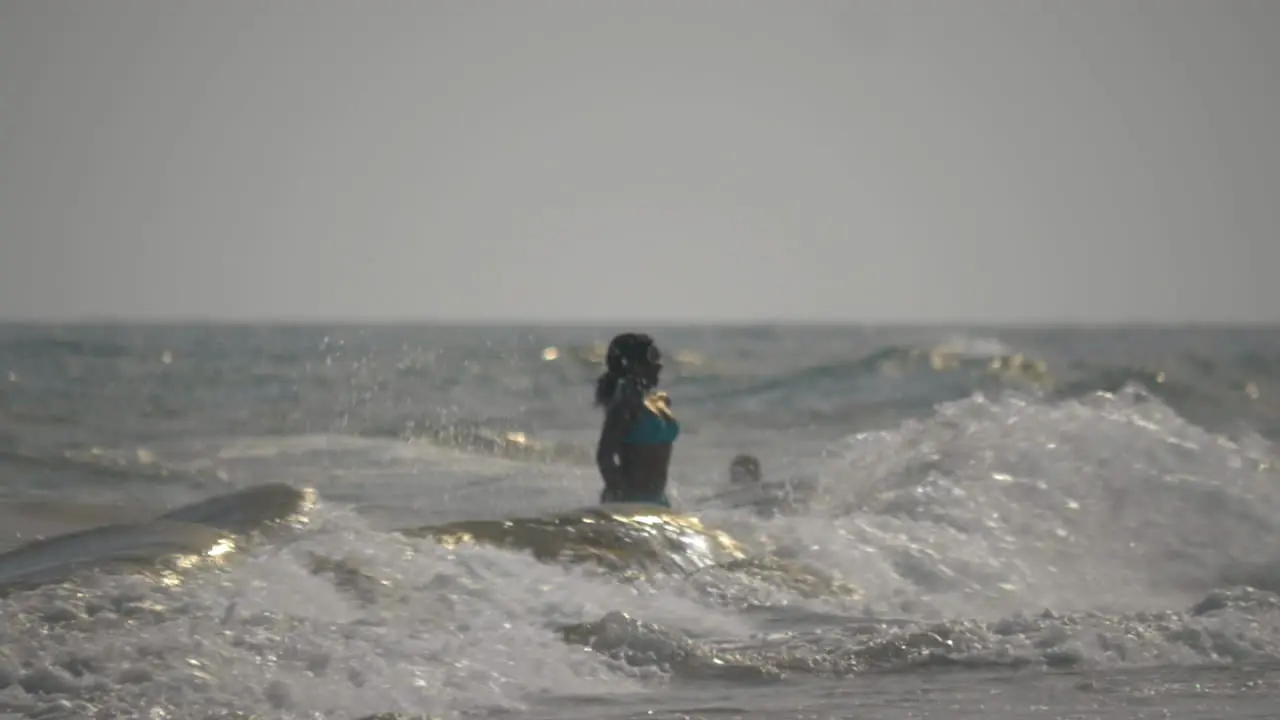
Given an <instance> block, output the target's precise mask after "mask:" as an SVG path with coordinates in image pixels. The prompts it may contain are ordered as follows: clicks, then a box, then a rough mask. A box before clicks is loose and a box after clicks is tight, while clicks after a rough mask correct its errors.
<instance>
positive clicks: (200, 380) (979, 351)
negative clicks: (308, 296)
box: [0, 324, 1280, 720]
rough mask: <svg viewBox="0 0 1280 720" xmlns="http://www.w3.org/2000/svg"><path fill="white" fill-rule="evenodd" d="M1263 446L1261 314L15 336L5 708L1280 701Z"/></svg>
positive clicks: (220, 714) (7, 486) (328, 709)
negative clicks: (601, 504)
mask: <svg viewBox="0 0 1280 720" xmlns="http://www.w3.org/2000/svg"><path fill="white" fill-rule="evenodd" d="M627 330H641V331H647V332H650V333H651V334H653V335H654V337H655V338H656V340H657V342H658V343H659V345H660V346H661V347H662V348H663V350H664V352H665V355H666V357H667V367H666V371H665V375H664V379H663V387H664V388H665V389H666V390H667V391H668V392H669V393H670V394H671V397H672V400H673V406H674V409H675V410H676V412H677V413H678V415H679V416H680V418H681V420H682V423H683V426H684V432H683V434H682V436H681V438H680V440H679V442H678V444H677V447H676V450H675V458H674V461H673V477H672V485H671V488H670V495H671V499H672V501H673V504H674V508H673V511H672V512H671V513H662V512H659V511H656V510H652V511H650V510H645V509H643V508H631V509H626V508H623V509H615V510H610V511H608V512H606V511H604V510H601V509H600V508H598V507H595V506H594V503H595V501H596V499H597V497H598V494H599V488H600V480H599V478H598V475H597V472H596V470H595V467H594V463H593V455H594V446H595V440H596V437H597V434H598V432H599V424H600V420H601V417H600V411H599V410H598V409H597V408H594V407H593V406H592V404H591V393H592V388H593V383H594V379H595V377H596V375H597V374H598V373H599V372H600V370H601V365H600V361H601V358H602V353H603V349H604V345H605V343H607V341H608V339H609V338H610V336H611V335H612V334H613V333H615V332H621V331H627ZM1278 437H1280V329H1270V328H1264V329H1210V328H1199V329H1177V328H1158V327H1134V328H1114V329H1087V328H1058V329H1053V328H1040V329H1036V328H1023V329H1017V328H1008V329H1001V328H968V329H966V328H961V327H948V328H925V327H919V328H880V327H839V326H823V327H632V326H627V327H618V328H589V327H559V328H558V327H510V328H503V327H434V326H393V325H369V326H358V325H332V326H325V325H320V324H308V325H278V326H268V325H261V326H250V325H246V326H231V325H216V324H211V325H185V326H179V325H172V326H166V325H107V324H100V325H74V326H73V325H65V326H60V325H13V324H10V325H5V326H0V553H2V554H0V596H2V597H0V617H3V624H2V625H0V718H8V717H32V718H117V717H121V718H124V717H137V718H148V719H149V720H162V719H166V718H249V717H261V718H279V719H287V718H366V717H384V718H391V717H401V718H411V717H433V718H437V717H438V718H463V717H504V718H546V719H551V718H568V719H579V718H580V719H584V720H585V719H587V718H593V719H594V718H605V719H611V718H654V719H661V718H671V719H674V718H707V719H714V720H729V719H730V718H793V719H795V720H799V719H801V718H904V719H905V718H984V719H991V718H1157V717H1159V718H1179V719H1191V718H1262V717H1275V716H1276V714H1277V711H1276V709H1275V708H1276V703H1275V700H1274V699H1275V698H1276V697H1280V662H1278V661H1280V595H1277V593H1278V592H1280V471H1277V468H1276V459H1275V458H1276V454H1275V443H1276V439H1277V438H1278ZM738 453H751V454H754V455H756V456H757V457H758V458H759V459H760V461H761V464H762V466H763V470H764V475H765V481H766V483H765V486H764V487H761V488H754V489H752V488H748V489H746V490H743V489H742V488H730V487H729V486H728V479H727V477H728V463H729V461H730V459H731V458H732V457H733V456H734V455H736V454H738ZM191 503H197V505H194V506H192V505H190V504H191ZM199 503H203V504H199Z"/></svg>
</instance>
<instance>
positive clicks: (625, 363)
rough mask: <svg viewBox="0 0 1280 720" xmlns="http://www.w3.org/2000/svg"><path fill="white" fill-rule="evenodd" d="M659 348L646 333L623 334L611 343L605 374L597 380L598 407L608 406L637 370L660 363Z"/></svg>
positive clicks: (605, 359) (606, 356)
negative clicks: (623, 381)
mask: <svg viewBox="0 0 1280 720" xmlns="http://www.w3.org/2000/svg"><path fill="white" fill-rule="evenodd" d="M657 349H658V348H657V346H656V345H654V344H653V338H651V337H649V336H648V335H646V334H644V333H622V334H620V335H615V336H614V338H613V340H611V341H610V342H609V350H608V352H607V353H606V354H605V358H604V365H605V370H604V373H602V374H601V375H600V377H599V378H597V379H596V398H595V400H596V405H599V406H602V407H603V406H606V405H608V404H609V402H610V401H612V400H613V398H614V396H615V395H616V394H617V392H618V383H619V382H621V381H622V379H623V378H626V377H628V376H631V375H633V374H634V372H635V369H636V368H637V367H640V366H644V365H651V364H654V363H656V362H658V361H657V360H656V359H655V358H657V357H658V352H657Z"/></svg>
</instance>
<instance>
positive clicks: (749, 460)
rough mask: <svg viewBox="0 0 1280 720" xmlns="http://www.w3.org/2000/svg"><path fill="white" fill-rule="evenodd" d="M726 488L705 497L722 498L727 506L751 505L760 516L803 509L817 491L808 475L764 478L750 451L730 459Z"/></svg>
mask: <svg viewBox="0 0 1280 720" xmlns="http://www.w3.org/2000/svg"><path fill="white" fill-rule="evenodd" d="M729 488H730V489H729V490H727V491H725V492H720V493H717V494H715V495H713V496H711V497H710V498H708V499H709V500H716V501H720V502H724V503H726V504H727V505H728V506H729V507H750V508H752V509H754V510H755V512H756V514H757V515H760V516H761V517H776V516H778V515H787V514H792V513H796V512H802V511H803V510H804V509H805V508H806V507H808V504H809V502H810V501H811V500H812V497H813V495H814V493H815V492H816V491H817V485H816V483H815V482H814V481H813V480H811V479H805V478H792V479H790V480H771V481H766V480H765V479H764V471H763V470H762V468H761V465H760V458H758V457H756V456H755V455H751V454H749V453H742V454H740V455H736V456H734V458H733V459H732V460H730V461H729Z"/></svg>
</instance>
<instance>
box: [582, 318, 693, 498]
mask: <svg viewBox="0 0 1280 720" xmlns="http://www.w3.org/2000/svg"><path fill="white" fill-rule="evenodd" d="M661 372H662V353H661V352H660V351H659V350H658V346H657V345H654V344H653V338H651V337H649V336H648V335H645V334H643V333H623V334H621V335H618V336H616V337H614V338H613V340H612V341H611V342H610V343H609V351H608V353H607V355H606V356H605V372H604V374H603V375H601V376H600V379H599V380H597V381H596V405H599V406H600V407H603V408H604V410H605V415H604V427H602V428H601V430H600V444H599V445H598V446H597V447H596V465H597V466H598V467H599V468H600V475H601V476H602V477H603V478H604V491H603V492H602V493H600V502H601V503H610V502H614V503H619V502H631V503H650V504H654V505H661V506H663V507H671V503H670V502H669V501H668V500H667V470H668V468H669V467H670V466H671V447H672V444H673V443H675V441H676V438H677V437H679V436H680V423H679V422H678V421H677V420H676V417H675V415H674V414H672V412H671V401H670V399H669V398H668V397H667V394H666V393H664V392H659V391H657V389H656V388H657V387H658V376H659V375H660V374H661Z"/></svg>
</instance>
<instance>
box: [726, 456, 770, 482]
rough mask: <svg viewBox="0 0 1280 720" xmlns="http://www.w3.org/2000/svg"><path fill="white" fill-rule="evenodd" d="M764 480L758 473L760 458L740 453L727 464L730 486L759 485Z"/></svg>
mask: <svg viewBox="0 0 1280 720" xmlns="http://www.w3.org/2000/svg"><path fill="white" fill-rule="evenodd" d="M762 480H764V475H763V473H762V472H761V471H760V458H758V457H756V456H755V455H748V454H747V453H742V454H741V455H736V456H734V458H733V460H731V461H730V462H729V484H730V485H759V484H760V482H761V481H762Z"/></svg>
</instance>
